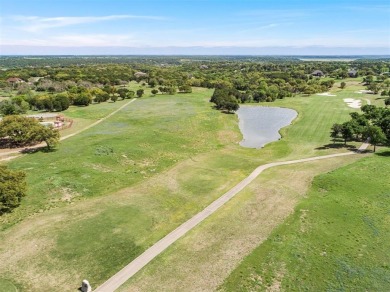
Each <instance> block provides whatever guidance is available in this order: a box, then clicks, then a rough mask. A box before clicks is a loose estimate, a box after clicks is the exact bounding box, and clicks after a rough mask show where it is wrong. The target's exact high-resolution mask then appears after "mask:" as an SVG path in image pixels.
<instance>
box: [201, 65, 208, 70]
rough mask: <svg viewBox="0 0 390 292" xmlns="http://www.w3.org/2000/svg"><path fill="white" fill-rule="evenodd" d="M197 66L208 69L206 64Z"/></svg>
mask: <svg viewBox="0 0 390 292" xmlns="http://www.w3.org/2000/svg"><path fill="white" fill-rule="evenodd" d="M199 68H200V69H208V68H209V66H207V65H200V66H199Z"/></svg>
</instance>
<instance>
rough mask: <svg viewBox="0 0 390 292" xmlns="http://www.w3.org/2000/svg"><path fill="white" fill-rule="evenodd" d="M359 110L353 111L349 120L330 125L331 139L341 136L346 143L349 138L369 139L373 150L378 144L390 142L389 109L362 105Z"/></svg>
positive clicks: (357, 139)
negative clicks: (360, 112)
mask: <svg viewBox="0 0 390 292" xmlns="http://www.w3.org/2000/svg"><path fill="white" fill-rule="evenodd" d="M361 110H362V112H363V113H362V114H359V113H357V112H353V113H351V114H350V115H351V120H349V121H347V122H345V123H343V124H334V125H333V126H332V130H331V137H332V138H333V139H334V140H333V141H334V142H335V141H336V139H337V138H342V139H343V140H344V144H346V143H347V141H351V140H354V141H366V140H369V142H370V143H371V144H372V145H374V151H375V148H376V145H378V144H390V109H388V108H383V107H376V106H374V105H364V106H362V108H361Z"/></svg>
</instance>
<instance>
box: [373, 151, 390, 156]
mask: <svg viewBox="0 0 390 292" xmlns="http://www.w3.org/2000/svg"><path fill="white" fill-rule="evenodd" d="M375 155H378V156H383V157H390V151H383V152H375Z"/></svg>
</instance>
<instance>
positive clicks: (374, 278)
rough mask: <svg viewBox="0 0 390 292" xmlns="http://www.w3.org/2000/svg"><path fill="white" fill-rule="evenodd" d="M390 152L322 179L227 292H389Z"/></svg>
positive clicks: (232, 277)
mask: <svg viewBox="0 0 390 292" xmlns="http://www.w3.org/2000/svg"><path fill="white" fill-rule="evenodd" d="M389 154H390V152H389V151H387V152H382V153H378V154H377V155H373V156H371V157H368V158H364V159H362V160H360V161H358V162H355V163H353V164H351V165H348V166H346V167H343V168H340V169H338V170H336V171H333V172H330V173H327V174H323V175H320V176H318V177H316V178H315V180H314V182H313V184H312V187H311V190H310V191H309V194H308V198H307V199H305V200H303V201H302V202H301V203H300V204H299V205H298V206H297V208H296V210H295V212H294V214H293V215H292V216H290V217H289V218H288V220H287V221H286V222H284V223H283V224H282V225H281V226H280V227H278V228H277V229H276V230H275V231H274V232H273V233H272V235H271V236H270V237H269V239H268V240H267V241H266V242H265V243H263V244H262V245H260V246H259V247H258V248H257V249H255V250H254V251H253V252H252V253H251V254H250V255H249V256H248V257H246V258H245V260H244V261H243V262H242V263H241V264H240V265H239V266H238V267H237V268H236V269H235V270H234V272H233V273H232V274H231V275H230V276H229V277H228V278H227V279H226V281H225V283H224V285H223V287H222V290H225V291H255V290H258V291H263V290H267V289H272V288H276V289H278V290H285V291H388V290H390V266H389V263H390V227H389V220H390V215H389V209H390V181H389V180H388V178H389V177H390V164H389V163H387V161H386V160H387V159H388V156H389ZM386 156H387V157H386Z"/></svg>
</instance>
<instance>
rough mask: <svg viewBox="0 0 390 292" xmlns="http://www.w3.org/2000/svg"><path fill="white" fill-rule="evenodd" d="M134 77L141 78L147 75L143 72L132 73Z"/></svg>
mask: <svg viewBox="0 0 390 292" xmlns="http://www.w3.org/2000/svg"><path fill="white" fill-rule="evenodd" d="M134 76H135V77H141V76H148V74H147V73H145V72H141V71H139V72H135V73H134Z"/></svg>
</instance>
